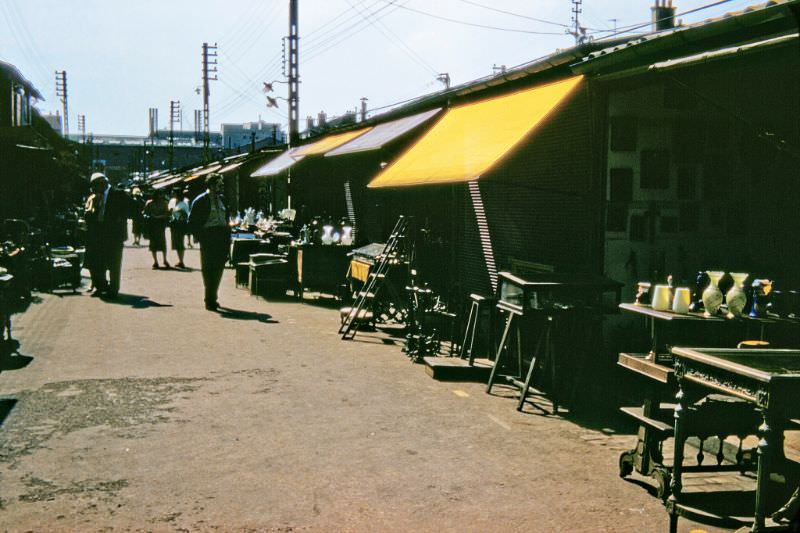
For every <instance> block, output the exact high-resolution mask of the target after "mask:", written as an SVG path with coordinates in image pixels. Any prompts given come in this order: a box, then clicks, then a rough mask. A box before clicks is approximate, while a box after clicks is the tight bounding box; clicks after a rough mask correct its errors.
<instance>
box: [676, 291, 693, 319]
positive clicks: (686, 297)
mask: <svg viewBox="0 0 800 533" xmlns="http://www.w3.org/2000/svg"><path fill="white" fill-rule="evenodd" d="M691 303H692V291H691V289H689V287H676V288H675V295H674V296H673V297H672V311H673V312H675V313H680V314H682V315H685V314H686V313H688V312H689V305H690V304H691Z"/></svg>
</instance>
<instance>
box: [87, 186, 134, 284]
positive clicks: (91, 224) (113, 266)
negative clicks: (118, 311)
mask: <svg viewBox="0 0 800 533" xmlns="http://www.w3.org/2000/svg"><path fill="white" fill-rule="evenodd" d="M89 187H90V188H91V190H92V194H91V196H89V199H88V200H87V202H86V225H87V230H88V231H87V234H88V235H87V242H86V256H87V261H86V263H87V267H88V268H89V272H90V273H91V275H92V286H93V287H94V289H95V295H96V296H105V297H107V298H112V299H113V298H116V297H117V295H118V294H119V278H120V271H121V270H122V244H123V243H124V242H125V240H127V238H128V219H129V218H131V217H133V215H134V204H133V201H132V200H131V199H130V198H129V197H128V195H127V194H125V193H124V192H123V191H120V190H118V189H114V188H113V187H111V185H110V184H109V182H108V178H107V177H106V175H105V174H103V173H102V172H95V173H94V174H92V177H91V178H90V179H89ZM106 273H108V277H106Z"/></svg>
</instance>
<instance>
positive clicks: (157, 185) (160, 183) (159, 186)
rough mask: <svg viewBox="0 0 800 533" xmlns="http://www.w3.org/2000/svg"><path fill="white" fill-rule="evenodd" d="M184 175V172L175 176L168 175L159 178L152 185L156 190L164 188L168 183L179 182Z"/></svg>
mask: <svg viewBox="0 0 800 533" xmlns="http://www.w3.org/2000/svg"><path fill="white" fill-rule="evenodd" d="M184 177H185V175H184V174H177V175H175V176H169V177H167V178H164V179H161V180H159V181H158V182H157V183H153V184H152V187H153V188H154V189H156V190H160V189H166V188H167V187H169V186H170V185H175V184H176V183H180V182H181V181H183V178H184Z"/></svg>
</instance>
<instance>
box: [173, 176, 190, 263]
mask: <svg viewBox="0 0 800 533" xmlns="http://www.w3.org/2000/svg"><path fill="white" fill-rule="evenodd" d="M169 208H170V214H171V219H170V221H169V235H170V243H171V244H172V249H173V250H175V253H176V254H178V264H177V265H176V266H177V267H178V268H186V265H184V264H183V252H184V250H185V247H184V245H183V238H184V235H186V233H187V231H186V228H187V226H188V223H189V204H187V203H186V202H185V201H184V200H183V195H182V194H181V191H180V190H177V189H176V190H174V191H173V192H172V199H171V200H170V201H169Z"/></svg>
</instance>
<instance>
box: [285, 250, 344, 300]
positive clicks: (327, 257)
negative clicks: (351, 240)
mask: <svg viewBox="0 0 800 533" xmlns="http://www.w3.org/2000/svg"><path fill="white" fill-rule="evenodd" d="M296 250H297V288H298V294H297V296H298V297H299V298H300V299H301V300H302V298H303V292H304V291H306V290H314V291H319V292H324V293H326V294H332V295H334V296H337V297H338V296H340V295H341V294H340V293H341V289H342V286H343V285H344V283H345V279H346V278H345V275H346V274H347V267H348V263H349V259H348V255H347V254H348V253H349V252H350V250H351V248H350V247H349V246H338V245H320V244H302V245H296Z"/></svg>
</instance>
